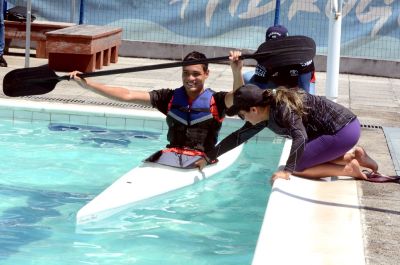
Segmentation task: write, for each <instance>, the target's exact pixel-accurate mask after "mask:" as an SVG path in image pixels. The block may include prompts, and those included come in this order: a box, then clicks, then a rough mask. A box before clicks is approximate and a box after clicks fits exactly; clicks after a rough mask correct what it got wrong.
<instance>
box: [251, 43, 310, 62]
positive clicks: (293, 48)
mask: <svg viewBox="0 0 400 265" xmlns="http://www.w3.org/2000/svg"><path fill="white" fill-rule="evenodd" d="M264 54H265V55H264ZM315 54H316V47H315V42H314V40H313V39H312V38H309V37H306V36H288V37H285V38H280V39H274V40H268V41H266V42H264V43H263V44H261V45H260V46H259V47H258V49H257V51H256V52H255V53H254V55H253V57H254V59H256V60H257V62H258V64H260V65H262V66H264V67H265V68H266V69H270V68H276V67H281V66H286V65H292V64H301V63H305V62H307V61H310V60H312V59H313V58H314V56H315Z"/></svg>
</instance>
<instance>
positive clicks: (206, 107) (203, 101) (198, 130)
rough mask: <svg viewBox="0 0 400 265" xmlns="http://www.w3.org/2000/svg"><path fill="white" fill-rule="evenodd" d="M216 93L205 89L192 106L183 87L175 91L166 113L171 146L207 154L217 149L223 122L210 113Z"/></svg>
mask: <svg viewBox="0 0 400 265" xmlns="http://www.w3.org/2000/svg"><path fill="white" fill-rule="evenodd" d="M213 94H214V91H212V90H211V89H206V90H205V91H204V92H203V93H202V94H200V95H199V96H198V97H197V98H196V99H195V100H194V101H193V102H192V104H191V105H190V104H189V101H188V96H187V94H186V91H185V88H184V87H180V88H177V89H175V90H174V94H173V97H172V100H171V102H170V104H169V105H170V107H169V110H168V113H167V124H168V128H169V130H168V135H167V138H168V140H169V142H170V144H169V146H168V147H185V148H190V149H195V150H200V151H208V150H211V149H212V148H213V147H214V146H215V144H216V143H217V137H218V133H219V130H220V129H221V125H222V122H221V121H219V120H217V119H215V118H214V116H213V114H212V112H211V102H212V101H213Z"/></svg>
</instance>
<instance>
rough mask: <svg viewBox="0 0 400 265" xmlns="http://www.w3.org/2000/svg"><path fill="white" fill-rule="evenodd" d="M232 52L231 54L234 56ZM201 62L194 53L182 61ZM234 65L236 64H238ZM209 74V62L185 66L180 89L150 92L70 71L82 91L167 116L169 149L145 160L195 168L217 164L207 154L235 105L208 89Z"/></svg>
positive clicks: (223, 94) (225, 94)
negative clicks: (151, 109)
mask: <svg viewBox="0 0 400 265" xmlns="http://www.w3.org/2000/svg"><path fill="white" fill-rule="evenodd" d="M233 53H234V52H231V57H232V54H233ZM236 57H237V56H235V58H236ZM201 59H206V56H205V55H204V54H202V53H200V52H197V51H193V52H191V53H189V54H187V55H186V56H185V58H184V59H183V61H193V60H201ZM232 64H233V65H236V64H237V62H233V63H232ZM232 68H233V69H234V68H235V67H234V66H232ZM209 73H210V71H209V69H208V64H207V63H204V64H195V65H189V66H183V67H182V85H181V86H180V87H178V88H175V89H170V88H164V89H159V90H152V91H150V92H147V91H141V90H135V89H129V88H126V87H120V86H109V85H105V84H102V83H98V82H95V81H93V80H91V79H82V78H80V77H79V76H78V74H79V72H78V71H73V72H71V73H70V77H71V79H73V80H75V81H76V82H77V83H78V84H79V85H80V86H82V87H83V88H87V89H91V90H93V91H94V92H96V93H99V94H101V95H104V96H106V97H108V98H114V99H117V100H122V101H127V102H132V103H136V104H141V105H146V106H151V107H154V108H156V109H158V110H159V111H160V112H161V113H163V114H165V115H166V122H167V125H168V134H167V139H168V141H169V144H168V145H167V147H166V149H163V150H161V151H158V152H156V153H154V154H153V155H152V156H150V157H149V158H148V159H147V160H146V161H150V162H156V163H159V164H163V165H168V166H174V167H181V168H194V167H197V166H199V165H198V162H196V161H197V160H199V159H201V158H204V159H205V160H206V161H207V162H208V163H214V162H216V159H214V160H212V161H211V160H209V159H208V157H207V156H206V152H208V151H210V150H212V149H213V148H214V146H215V145H216V143H217V138H218V134H219V131H220V129H221V125H222V121H223V119H224V117H225V111H226V109H227V108H228V107H230V106H231V105H232V98H233V92H214V91H213V90H212V89H210V88H206V87H205V81H206V80H207V78H208V76H209ZM235 80H240V82H242V77H241V76H240V77H236V78H235Z"/></svg>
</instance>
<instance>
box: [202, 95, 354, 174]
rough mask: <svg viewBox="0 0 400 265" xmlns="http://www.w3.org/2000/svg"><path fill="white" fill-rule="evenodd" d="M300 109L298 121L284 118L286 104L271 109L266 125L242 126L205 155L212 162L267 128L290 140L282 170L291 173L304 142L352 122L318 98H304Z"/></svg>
mask: <svg viewBox="0 0 400 265" xmlns="http://www.w3.org/2000/svg"><path fill="white" fill-rule="evenodd" d="M303 105H304V109H305V111H306V115H305V116H304V117H300V116H299V115H298V114H297V113H296V112H294V111H291V112H289V113H288V115H287V116H284V110H285V109H286V108H287V107H286V104H277V105H271V108H270V114H269V120H268V121H266V122H261V123H259V124H256V125H251V124H250V123H249V122H246V123H245V125H244V126H243V127H242V128H240V129H238V130H236V131H235V132H233V133H231V134H230V135H228V136H227V137H226V138H225V139H223V140H222V141H221V142H220V143H219V144H218V145H217V146H216V147H215V148H214V150H212V151H211V152H208V153H207V155H208V156H209V157H210V158H211V159H215V158H216V157H218V156H220V155H222V154H224V153H226V152H228V151H229V150H231V149H233V148H235V147H236V146H238V145H240V144H241V143H243V142H245V141H247V140H248V139H250V138H251V137H253V136H255V135H256V134H257V133H258V132H260V131H261V130H262V129H264V128H265V127H268V128H269V129H270V130H272V131H273V132H275V133H276V134H278V135H281V136H284V137H288V138H291V139H292V147H291V150H290V154H289V158H288V160H287V162H286V166H285V170H287V171H289V172H293V171H294V170H295V168H296V165H297V163H298V161H299V160H300V158H301V156H302V154H303V151H304V147H305V144H306V143H307V142H308V141H310V140H313V139H315V138H317V137H319V136H321V135H332V134H335V133H336V132H337V131H339V130H340V129H342V128H343V127H344V126H346V125H347V124H348V123H350V122H351V121H353V120H354V119H355V118H356V115H355V114H354V113H352V112H351V111H350V110H349V109H347V108H345V107H344V106H342V105H339V104H337V103H335V102H333V101H331V100H329V99H327V98H325V97H321V96H314V95H311V94H305V95H304V97H303Z"/></svg>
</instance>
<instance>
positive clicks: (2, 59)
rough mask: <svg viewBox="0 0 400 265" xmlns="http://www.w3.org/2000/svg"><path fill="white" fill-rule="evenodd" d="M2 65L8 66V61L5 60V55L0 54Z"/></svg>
mask: <svg viewBox="0 0 400 265" xmlns="http://www.w3.org/2000/svg"><path fill="white" fill-rule="evenodd" d="M0 67H7V62H6V60H4V57H3V55H0Z"/></svg>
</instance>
